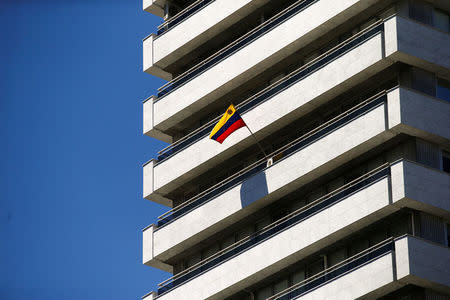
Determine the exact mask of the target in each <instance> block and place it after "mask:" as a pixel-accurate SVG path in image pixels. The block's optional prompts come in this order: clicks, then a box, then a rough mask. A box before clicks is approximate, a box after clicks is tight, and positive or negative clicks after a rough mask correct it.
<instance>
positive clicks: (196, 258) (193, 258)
mask: <svg viewBox="0 0 450 300" xmlns="http://www.w3.org/2000/svg"><path fill="white" fill-rule="evenodd" d="M201 260H202V256H201V255H200V253H196V254H194V255H193V256H191V257H190V258H188V259H187V261H186V268H189V267H192V266H193V265H195V264H197V263H199V262H200V261H201Z"/></svg>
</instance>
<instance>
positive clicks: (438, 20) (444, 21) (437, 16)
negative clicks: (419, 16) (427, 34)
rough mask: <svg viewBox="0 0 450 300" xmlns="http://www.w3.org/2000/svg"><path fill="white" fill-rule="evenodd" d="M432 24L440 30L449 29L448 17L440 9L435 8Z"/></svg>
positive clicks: (449, 18) (449, 20)
mask: <svg viewBox="0 0 450 300" xmlns="http://www.w3.org/2000/svg"><path fill="white" fill-rule="evenodd" d="M434 26H435V27H436V28H439V29H440V30H442V31H446V32H449V31H450V17H449V15H448V14H447V13H446V12H445V11H442V10H439V9H436V10H435V11H434Z"/></svg>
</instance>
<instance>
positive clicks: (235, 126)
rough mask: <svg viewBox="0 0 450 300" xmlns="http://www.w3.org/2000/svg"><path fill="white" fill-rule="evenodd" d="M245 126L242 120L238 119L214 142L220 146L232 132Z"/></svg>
mask: <svg viewBox="0 0 450 300" xmlns="http://www.w3.org/2000/svg"><path fill="white" fill-rule="evenodd" d="M243 126H245V123H244V120H242V119H239V120H237V121H236V122H234V123H233V124H231V126H230V127H228V129H227V130H225V132H224V133H222V134H221V135H220V136H219V137H217V139H216V141H218V142H219V143H221V144H222V142H223V141H224V140H225V139H226V138H227V137H228V136H229V135H230V134H231V133H233V131H235V130H238V129H239V128H241V127H243Z"/></svg>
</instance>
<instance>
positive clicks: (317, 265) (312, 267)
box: [306, 258, 324, 278]
mask: <svg viewBox="0 0 450 300" xmlns="http://www.w3.org/2000/svg"><path fill="white" fill-rule="evenodd" d="M323 269H324V266H323V259H322V258H321V259H320V260H317V261H315V262H313V263H311V264H309V265H308V266H307V267H306V272H307V275H308V278H309V277H311V276H314V275H316V274H317V273H320V272H322V271H323Z"/></svg>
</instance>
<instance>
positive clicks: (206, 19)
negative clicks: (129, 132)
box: [143, 0, 268, 80]
mask: <svg viewBox="0 0 450 300" xmlns="http://www.w3.org/2000/svg"><path fill="white" fill-rule="evenodd" d="M144 2H145V1H144ZM155 2H157V1H153V4H152V5H150V6H148V7H154V8H155V9H156V8H157V7H161V6H158V5H156V4H155ZM159 2H163V1H159ZM267 2H268V0H233V1H220V0H198V1H195V2H194V3H192V4H191V5H189V6H188V7H186V8H185V9H183V10H182V11H181V12H179V13H177V14H176V15H175V16H173V17H171V18H169V19H168V20H166V21H165V22H164V23H163V24H161V25H160V26H159V27H158V32H157V34H151V35H149V36H148V37H147V38H145V39H144V41H143V51H144V52H143V55H144V56H143V57H144V61H143V69H144V71H145V72H147V73H149V74H152V75H155V76H158V77H161V78H163V79H166V80H171V79H172V75H171V74H170V73H168V72H166V71H165V70H164V69H165V68H166V67H167V66H168V65H170V64H172V63H174V62H175V61H177V60H179V59H180V58H181V57H182V56H183V55H185V54H186V53H189V52H191V51H194V50H195V49H196V48H198V47H199V46H201V45H202V44H203V43H204V42H206V41H207V40H209V39H211V37H214V36H216V35H218V34H220V33H221V32H222V31H223V30H224V29H226V28H227V27H230V26H231V25H233V24H234V23H236V22H238V21H239V20H240V19H242V18H244V17H245V16H247V15H248V14H250V13H251V12H253V11H255V10H256V9H258V8H259V7H261V6H262V5H264V4H265V3H267ZM144 5H145V4H144ZM144 9H145V8H144ZM145 10H147V11H148V9H145ZM154 11H155V10H154Z"/></svg>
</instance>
